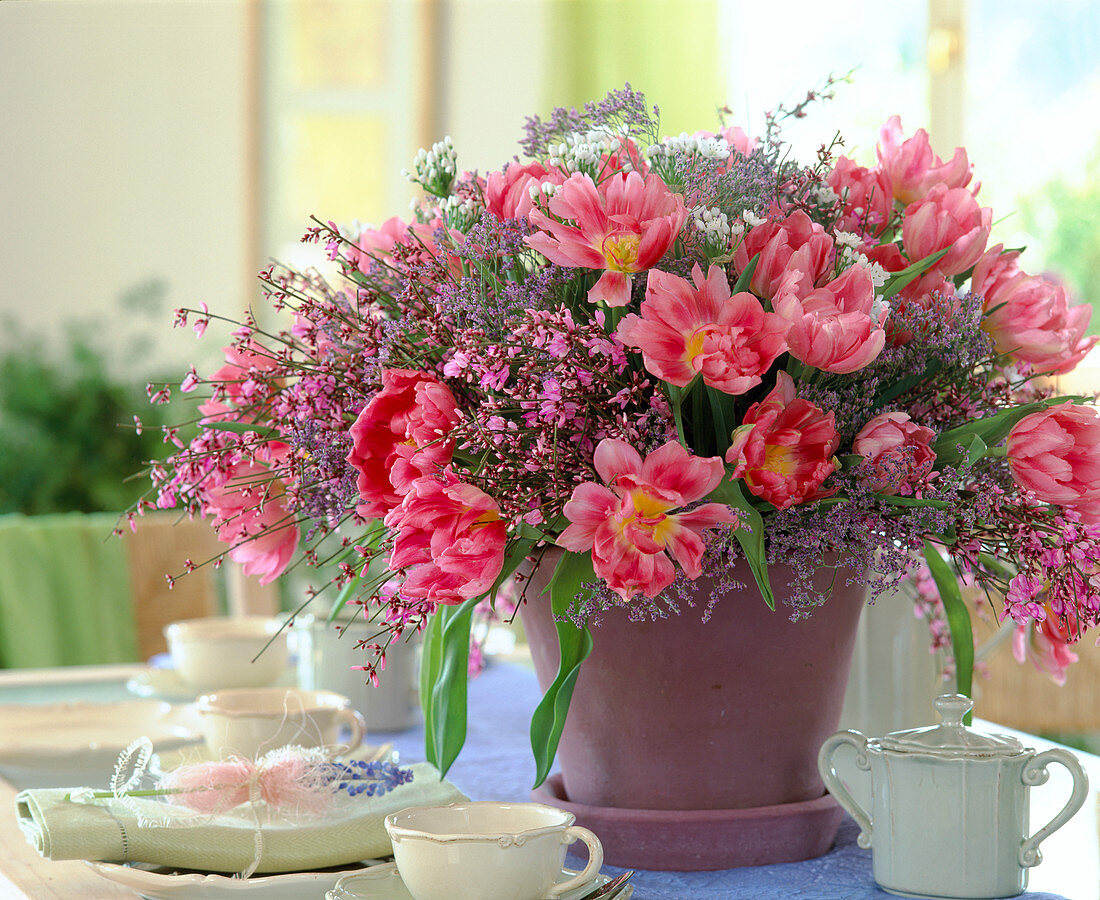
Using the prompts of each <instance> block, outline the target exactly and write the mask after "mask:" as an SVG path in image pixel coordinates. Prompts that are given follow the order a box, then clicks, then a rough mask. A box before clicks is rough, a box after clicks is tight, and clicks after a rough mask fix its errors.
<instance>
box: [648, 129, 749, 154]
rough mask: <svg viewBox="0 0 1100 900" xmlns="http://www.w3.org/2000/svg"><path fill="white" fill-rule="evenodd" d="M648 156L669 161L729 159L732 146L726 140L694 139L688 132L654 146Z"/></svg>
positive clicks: (713, 138)
mask: <svg viewBox="0 0 1100 900" xmlns="http://www.w3.org/2000/svg"><path fill="white" fill-rule="evenodd" d="M646 155H648V156H649V157H650V158H651V159H652V158H661V159H667V158H669V157H670V156H692V155H697V156H701V157H703V158H704V159H715V160H724V159H729V156H730V145H729V142H728V141H727V140H726V139H725V138H720V137H692V136H691V135H690V134H688V133H687V132H686V131H683V132H681V133H680V136H679V137H673V138H665V139H664V140H663V141H662V142H661V143H659V144H652V145H651V146H650V147H649V149H648V150H646Z"/></svg>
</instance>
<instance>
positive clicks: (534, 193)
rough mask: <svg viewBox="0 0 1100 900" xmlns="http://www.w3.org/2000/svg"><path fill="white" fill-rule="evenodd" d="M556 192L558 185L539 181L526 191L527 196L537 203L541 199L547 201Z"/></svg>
mask: <svg viewBox="0 0 1100 900" xmlns="http://www.w3.org/2000/svg"><path fill="white" fill-rule="evenodd" d="M557 192H558V185H556V184H554V182H552V181H540V182H539V183H538V184H532V185H531V186H530V187H529V188H528V189H527V196H528V197H530V198H531V199H532V200H534V201H535V202H536V203H539V202H540V201H541V200H542V199H543V198H545V199H546V200H549V199H550V198H551V197H553V196H554V194H556V193H557Z"/></svg>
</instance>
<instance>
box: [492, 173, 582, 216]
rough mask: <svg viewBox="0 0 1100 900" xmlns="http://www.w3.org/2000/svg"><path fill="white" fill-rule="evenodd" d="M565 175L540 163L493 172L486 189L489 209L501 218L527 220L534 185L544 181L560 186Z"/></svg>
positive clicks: (532, 204) (532, 202)
mask: <svg viewBox="0 0 1100 900" xmlns="http://www.w3.org/2000/svg"><path fill="white" fill-rule="evenodd" d="M564 180H565V176H564V175H562V173H561V172H560V171H559V170H557V169H549V168H547V167H546V166H545V165H543V164H542V163H540V162H531V163H527V164H526V165H522V166H521V165H519V164H512V165H510V166H508V167H507V168H506V169H505V170H504V171H503V172H492V173H490V174H489V178H488V181H487V182H486V189H485V209H486V210H487V211H488V212H491V213H492V214H493V215H494V216H497V217H498V218H500V219H526V218H527V216H528V215H529V214H530V212H531V209H532V208H533V207H534V200H532V199H531V188H532V187H537V186H538V185H541V184H553V185H559V184H561V183H562V182H563V181H564Z"/></svg>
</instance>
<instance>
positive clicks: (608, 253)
mask: <svg viewBox="0 0 1100 900" xmlns="http://www.w3.org/2000/svg"><path fill="white" fill-rule="evenodd" d="M641 242H642V238H641V235H638V234H610V235H608V236H607V237H606V238H604V242H603V247H602V248H601V252H602V253H603V258H604V260H605V261H606V262H607V267H608V268H609V269H613V270H614V271H616V272H636V271H637V270H638V246H639V245H640V244H641Z"/></svg>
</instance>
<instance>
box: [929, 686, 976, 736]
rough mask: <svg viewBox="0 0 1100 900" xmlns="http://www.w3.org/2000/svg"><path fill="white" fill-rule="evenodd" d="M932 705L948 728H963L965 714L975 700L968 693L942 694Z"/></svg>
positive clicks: (971, 707)
mask: <svg viewBox="0 0 1100 900" xmlns="http://www.w3.org/2000/svg"><path fill="white" fill-rule="evenodd" d="M932 705H933V706H934V707H936V712H938V713H939V714H940V718H941V719H943V724H944V725H945V726H946V727H948V728H962V727H963V716H965V715H966V714H967V713H968V712H970V710H971V709H973V707H974V701H973V700H972V699H971V698H970V697H967V696H966V694H940V696H938V697H937V698H936V699H935V700H933V701H932Z"/></svg>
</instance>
